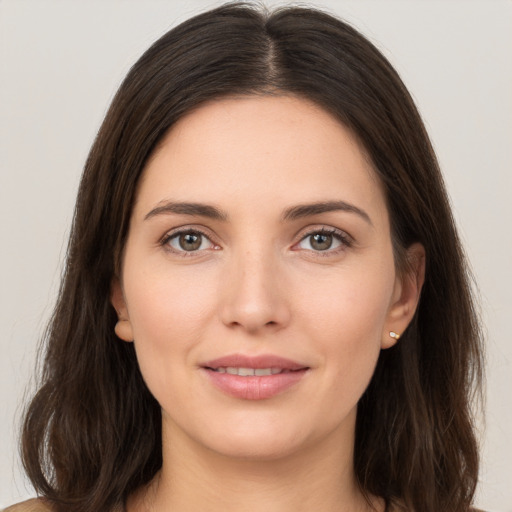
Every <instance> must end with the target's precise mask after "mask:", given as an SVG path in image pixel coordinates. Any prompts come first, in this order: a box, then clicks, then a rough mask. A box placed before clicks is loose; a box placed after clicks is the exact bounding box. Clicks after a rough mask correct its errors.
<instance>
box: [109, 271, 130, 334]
mask: <svg viewBox="0 0 512 512" xmlns="http://www.w3.org/2000/svg"><path fill="white" fill-rule="evenodd" d="M110 302H111V304H112V306H114V309H115V310H116V313H117V319H118V320H117V323H116V325H115V327H114V331H115V333H116V335H117V337H118V338H120V339H122V340H123V341H128V342H131V341H133V331H132V325H131V323H130V319H129V316H128V309H127V307H126V301H125V298H124V294H123V289H122V287H121V283H120V281H119V279H118V278H117V277H115V278H114V279H113V280H112V285H111V287H110Z"/></svg>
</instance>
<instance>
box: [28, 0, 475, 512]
mask: <svg viewBox="0 0 512 512" xmlns="http://www.w3.org/2000/svg"><path fill="white" fill-rule="evenodd" d="M274 93H279V94H283V93H285V94H292V95H296V96H299V97H303V98H307V99H309V100H312V101H314V102H316V103H317V104H318V105H320V106H322V107H323V108H325V109H326V110H327V111H328V112H330V113H331V114H332V115H334V116H335V117H336V118H337V119H339V120H340V122H342V123H343V124H344V125H346V126H347V127H349V128H350V129H351V130H352V132H353V133H354V134H355V136H356V137H358V139H359V140H360V142H361V144H362V145H363V147H364V148H365V151H366V152H367V155H368V157H369V158H370V159H371V161H372V163H373V166H374V168H375V170H376V173H377V174H378V176H379V177H380V180H381V182H382V184H383V187H384V190H385V194H386V199H387V203H388V208H389V214H390V219H391V226H392V237H393V244H394V250H395V258H396V264H397V267H398V268H399V269H400V268H402V267H403V265H404V264H405V263H404V261H403V254H404V250H405V248H407V247H408V246H409V245H410V244H412V243H414V242H420V243H421V244H423V246H424V247H425V251H426V260H427V269H426V280H425V284H424V287H423V292H422V297H421V301H420V304H419V307H418V310H417V312H416V316H415V318H414V320H413V322H412V324H411V325H410V326H409V328H408V329H407V331H406V332H405V333H404V335H403V336H402V338H401V340H400V342H399V343H398V344H397V345H396V346H395V347H393V348H391V349H389V350H386V351H383V352H382V354H381V356H380V359H379V362H378V365H377V368H376V371H375V374H374V376H373V379H372V381H371V383H370V385H369V387H368V389H367V390H366V392H365V393H364V396H363V397H362V398H361V400H360V403H359V408H358V415H357V425H356V446H355V461H354V465H355V472H356V476H357V478H358V481H359V484H360V486H361V489H362V490H363V492H365V493H367V494H374V495H377V496H381V497H383V498H385V499H386V500H387V501H388V502H391V503H396V504H403V505H404V506H405V507H407V508H408V509H410V510H414V511H415V512H466V511H467V510H468V509H469V507H470V504H471V501H472V498H473V494H474V491H475V485H476V481H477V475H478V452H477V443H476V439H475V435H474V428H473V425H472V415H471V404H472V399H473V395H474V390H476V389H478V386H479V384H480V380H481V372H482V363H481V359H482V355H481V336H480V331H479V324H478V319H477V315H476V313H475V309H474V302H473V299H472V295H471V282H470V279H469V274H468V270H467V266H466V263H465V257H464V254H463V251H462V248H461V245H460V243H459V239H458V237H457V233H456V229H455V226H454V222H453V218H452V215H451V212H450V207H449V203H448V199H447V195H446V191H445V188H444V184H443V180H442V177H441V174H440V171H439V167H438V163H437V161H436V157H435V155H434V152H433V149H432V146H431V144H430V141H429V138H428V135H427V133H426V131H425V128H424V126H423V123H422V121H421V118H420V116H419V114H418V111H417V109H416V107H415V105H414V103H413V101H412V99H411V96H410V95H409V93H408V92H407V90H406V88H405V86H404V85H403V83H402V82H401V80H400V78H399V77H398V75H397V73H396V72H395V70H394V69H393V68H392V67H391V65H390V64H389V62H388V61H387V60H386V59H385V58H384V57H383V56H382V54H381V53H380V52H379V51H378V50H377V49H376V48H375V47H374V46H373V45H372V44H371V43H370V42H369V41H368V40H367V39H365V38H364V37H363V36H362V35H361V34H359V33H358V32H357V31H356V30H355V29H354V28H352V27H351V26H350V25H348V24H346V23H345V22H343V21H341V20H339V19H336V18H334V17H333V16H331V15H328V14H326V13H323V12H320V11H317V10H313V9H306V8H295V7H284V8H280V9H277V10H275V11H273V12H271V13H269V12H266V11H265V10H263V9H260V8H257V7H255V6H254V5H249V4H242V3H236V4H229V5H225V6H222V7H219V8H217V9H214V10H211V11H209V12H206V13H204V14H201V15H199V16H196V17H194V18H192V19H190V20H188V21H186V22H184V23H182V24H181V25H179V26H178V27H176V28H174V29H172V30H171V31H169V32H168V33H167V34H165V35H164V36H163V37H161V38H160V39H159V40H158V41H156V42H155V43H154V44H153V46H151V48H149V49H148V50H147V51H146V52H145V53H144V55H143V56H142V57H141V58H140V59H139V61H138V62H137V63H136V64H135V65H134V66H133V67H132V69H131V70H130V72H129V74H128V76H127V77H126V79H125V80H124V82H123V83H122V85H121V87H120V89H119V91H118V92H117V95H116V96H115V98H114V100H113V102H112V105H111V106H110V109H109V111H108V113H107V115H106V118H105V120H104V122H103V125H102V126H101V129H100V130H99V133H98V135H97V138H96V140H95V142H94V145H93V147H92V149H91V151H90V154H89V157H88V159H87V162H86V165H85V170H84V173H83V177H82V181H81V185H80V190H79V193H78V199H77V203H76V211H75V216H74V220H73V227H72V232H71V236H70V241H69V247H68V255H67V265H66V268H65V273H64V276H63V280H62V285H61V289H60V294H59V298H58V302H57V305H56V308H55V312H54V314H53V317H52V319H51V322H50V325H49V328H48V330H47V333H46V336H45V342H46V347H45V350H46V355H45V359H44V362H43V365H42V375H41V385H40V388H39V391H38V392H37V394H36V395H35V397H34V398H33V400H32V402H31V403H30V405H29V406H28V408H27V411H26V417H25V422H24V428H23V437H22V456H23V461H24V465H25V468H26V471H27V473H28V475H29V477H30V479H31V481H32V482H33V485H34V486H35V489H36V490H37V491H38V492H39V493H40V494H42V495H43V496H45V497H47V498H48V499H50V500H51V501H52V502H53V503H54V506H55V509H56V510H57V511H61V510H62V511H63V510H66V511H70V512H78V511H80V512H92V511H94V512H96V511H98V510H102V511H106V510H110V509H111V508H112V507H114V506H115V505H117V504H119V503H120V502H123V501H124V500H125V499H126V497H127V496H128V495H129V494H130V493H131V492H133V491H134V490H135V489H137V488H138V487H139V486H141V485H143V484H145V483H147V482H149V481H150V480H151V479H152V478H153V476H154V475H155V473H156V472H157V471H158V469H159V468H160V466H161V464H162V454H161V442H162V441H161V416H160V407H159V404H158V403H157V402H156V400H155V399H154V398H153V397H152V395H151V394H150V393H149V391H148V389H147V388H146V386H145V384H144V381H143V379H142V376H141V374H140V371H139V368H138V365H137V360H136V357H135V353H134V349H133V344H130V343H122V342H120V341H119V339H117V338H116V336H115V334H114V325H115V323H116V320H117V318H116V314H115V311H114V309H113V307H112V306H111V304H110V300H109V296H110V287H111V283H112V279H113V277H114V276H115V275H116V271H117V269H118V267H119V255H120V253H121V251H122V248H123V246H124V243H125V240H126V236H127V231H128V222H129V218H130V215H131V211H132V206H133V202H134V196H135V191H136V187H137V183H138V180H139V177H140V175H141V173H142V171H143V169H144V166H145V163H146V162H147V160H148V158H149V156H150V155H151V154H152V152H153V150H154V149H155V147H156V145H157V144H158V143H159V141H160V140H161V139H162V137H163V136H164V135H165V134H166V132H167V131H168V130H169V128H170V127H171V126H172V125H173V124H174V123H175V122H176V121H177V120H178V119H179V118H180V117H181V116H183V115H184V114H185V113H188V112H190V111H191V110H192V109H194V108H196V107H198V106H199V105H201V104H202V103H204V102H205V101H209V100H212V99H215V98H219V97H225V96H233V95H251V94H259V95H261V94H274Z"/></svg>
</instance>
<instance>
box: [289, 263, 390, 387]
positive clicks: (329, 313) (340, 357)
mask: <svg viewBox="0 0 512 512" xmlns="http://www.w3.org/2000/svg"><path fill="white" fill-rule="evenodd" d="M393 268H394V267H393V266H392V262H391V266H389V265H388V268H386V269H385V271H384V270H382V271H381V269H380V266H376V267H375V268H374V269H373V271H372V267H371V266H368V267H366V271H365V272H362V271H361V272H358V271H357V269H355V268H353V269H349V271H347V272H345V271H343V272H340V273H339V274H338V275H336V276H334V277H333V276H331V278H330V279H328V280H327V279H326V280H325V282H322V281H318V280H317V282H316V286H314V287H313V286H312V287H311V288H310V291H309V293H307V294H304V293H303V294H302V296H303V299H302V307H301V312H300V315H299V316H300V317H301V318H302V320H301V326H302V329H303V330H304V331H305V332H307V333H308V337H309V338H310V339H312V340H314V341H315V344H316V346H317V348H318V350H319V351H320V353H322V355H323V358H324V365H325V368H326V378H328V379H329V380H330V381H331V382H333V383H334V386H337V387H343V388H344V389H343V390H340V389H338V390H337V391H338V392H340V391H341V392H342V393H345V392H347V391H349V390H350V389H352V391H353V392H354V393H355V394H357V393H362V392H363V391H364V388H365V387H366V385H367V383H368V382H369V380H370V378H371V376H372V374H373V370H374V368H375V364H376V362H377V359H378V357H379V354H380V350H381V342H382V332H383V328H384V324H385V321H386V317H387V313H388V308H389V304H390V301H391V296H392V293H393V284H394V270H393ZM390 269H391V270H390Z"/></svg>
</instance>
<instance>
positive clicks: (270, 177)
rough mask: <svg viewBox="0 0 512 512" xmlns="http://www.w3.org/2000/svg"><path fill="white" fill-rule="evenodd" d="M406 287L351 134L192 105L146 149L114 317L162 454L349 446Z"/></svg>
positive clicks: (261, 112) (402, 317)
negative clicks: (159, 424) (159, 422)
mask: <svg viewBox="0 0 512 512" xmlns="http://www.w3.org/2000/svg"><path fill="white" fill-rule="evenodd" d="M410 288H411V286H404V285H403V282H402V280H401V279H400V278H399V277H398V276H397V273H396V272H395V265H394V261H393V251H392V245H391V237H390V225H389V218H388V212H387V209H386V204H385V199H384V194H383V191H382V188H381V186H380V184H379V181H378V180H377V178H376V177H375V174H374V171H373V170H372V168H371V165H370V164H369V163H368V161H367V159H365V156H364V154H363V152H362V151H361V148H360V146H359V145H358V143H357V141H356V140H355V138H354V137H353V136H352V135H351V133H350V132H349V131H348V130H347V129H346V128H345V127H344V126H342V125H341V124H340V123H339V122H337V121H336V120H335V119H334V118H333V117H331V116H330V115H329V114H328V113H327V112H326V111H324V110H322V109H320V108H319V107H317V106H315V105H314V104H312V103H310V102H308V101H306V100H302V99H297V98H294V97H289V96H282V97H270V96H266V97H256V96H254V97H244V98H235V99H224V100H219V101H216V102H212V103H209V104H207V105H205V106H202V107H201V108H199V109H198V110H196V111H194V112H193V113H191V114H189V115H188V116H186V117H184V118H183V119H181V120H180V121H179V122H178V123H177V124H176V125H175V126H174V127H173V128H172V129H171V130H170V132H169V133H168V135H167V136H166V138H165V139H164V141H163V143H162V144H161V145H160V146H159V148H158V149H157V150H156V152H155V154H154V155H153V156H152V158H151V160H150V161H149V163H148V164H147V167H146V169H145V170H144V173H143V176H142V178H141V182H140V184H139V188H138V193H137V197H136V204H135V207H134V210H133V214H132V218H131V224H130V230H129V235H128V240H127V244H126V247H125V251H124V256H123V265H122V275H121V280H120V283H118V282H116V283H114V286H113V293H112V301H113V304H114V306H115V307H116V310H117V311H118V314H119V318H120V320H121V321H120V323H119V324H118V326H117V328H116V332H117V333H118V335H119V336H120V337H121V338H123V339H124V340H126V341H131V340H134V343H135V349H136V353H137V358H138V361H139V364H140V369H141V371H142V374H143V376H144V379H145V381H146V383H147V385H148V387H149V389H150V391H151V392H152V394H153V395H154V396H155V398H156V399H157V400H158V402H159V403H160V405H161V407H162V415H163V428H164V432H165V438H166V439H169V442H170V443H172V442H173V439H179V438H181V439H187V441H188V442H190V443H192V444H193V445H194V446H196V447H198V448H207V449H209V450H214V451H215V452H218V453H222V454H225V455H230V456H235V457H259V458H272V457H279V456H282V455H285V454H290V453H293V452H296V451H297V450H300V449H306V448H307V447H311V446H313V445H315V444H316V443H335V444H336V445H339V443H345V444H347V446H348V445H351V444H352V443H353V432H354V422H355V414H356V405H357V402H358V400H359V398H360V397H361V395H362V394H363V392H364V390H365V388H366V387H367V385H368V383H369V381H370V378H371V376H372V373H373V371H374V368H375V365H376V362H377V358H378V357H379V352H380V350H381V349H382V348H386V347H388V346H390V345H391V344H392V343H393V339H392V338H390V336H389V331H390V330H392V331H397V332H401V331H402V330H403V329H405V327H406V325H407V323H408V321H409V320H410V317H411V316H412V313H413V311H414V304H412V302H414V300H415V299H414V300H413V299H410V297H409V296H412V295H414V293H411V292H410ZM413 292H414V290H413ZM416 295H417V294H416ZM411 301H412V302H411ZM333 446H334V444H333Z"/></svg>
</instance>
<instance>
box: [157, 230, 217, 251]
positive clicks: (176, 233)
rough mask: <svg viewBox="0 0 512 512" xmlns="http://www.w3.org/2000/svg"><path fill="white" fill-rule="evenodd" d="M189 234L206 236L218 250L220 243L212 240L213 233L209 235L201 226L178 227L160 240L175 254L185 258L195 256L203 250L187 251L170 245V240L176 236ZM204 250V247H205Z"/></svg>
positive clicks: (166, 248) (161, 243)
mask: <svg viewBox="0 0 512 512" xmlns="http://www.w3.org/2000/svg"><path fill="white" fill-rule="evenodd" d="M187 234H191V235H199V236H201V237H203V238H206V239H207V240H208V241H209V242H210V243H211V244H212V245H213V246H214V250H217V247H218V245H217V244H216V243H215V242H213V241H212V239H211V235H208V234H207V233H205V232H204V231H202V230H201V229H199V228H196V227H194V228H190V227H188V228H177V229H176V230H175V231H171V232H170V233H167V234H166V235H165V236H164V237H163V238H162V240H161V241H160V245H162V246H163V247H164V248H165V250H167V251H169V252H172V253H173V254H177V255H178V256H181V257H184V258H189V257H191V256H195V255H196V253H200V252H201V250H195V251H185V250H181V251H180V250H177V249H174V248H173V247H171V246H170V245H169V242H170V241H171V240H172V239H174V238H178V237H180V236H182V235H187ZM203 250H204V249H203Z"/></svg>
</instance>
